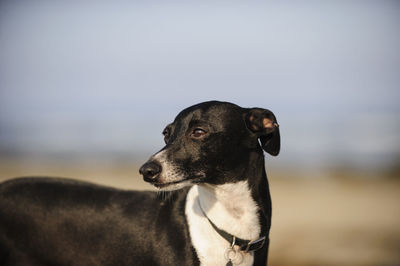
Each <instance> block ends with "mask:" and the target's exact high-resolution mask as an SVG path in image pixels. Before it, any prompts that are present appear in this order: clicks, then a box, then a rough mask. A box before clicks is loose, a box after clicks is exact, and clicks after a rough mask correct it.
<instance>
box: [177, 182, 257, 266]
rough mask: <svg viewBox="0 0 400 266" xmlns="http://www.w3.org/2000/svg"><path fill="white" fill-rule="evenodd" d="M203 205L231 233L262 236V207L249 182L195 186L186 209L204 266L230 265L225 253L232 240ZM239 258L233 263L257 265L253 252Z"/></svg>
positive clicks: (190, 227) (252, 236)
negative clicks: (260, 222) (260, 211)
mask: <svg viewBox="0 0 400 266" xmlns="http://www.w3.org/2000/svg"><path fill="white" fill-rule="evenodd" d="M200 204H201V207H200ZM200 208H202V209H203V211H204V212H205V213H206V215H207V216H208V218H209V219H210V220H211V221H212V222H213V223H214V224H215V225H216V226H217V227H218V228H220V229H222V230H225V231H226V232H228V233H229V234H231V235H235V236H237V237H239V238H242V239H248V240H254V239H257V238H259V236H260V232H261V228H260V224H259V220H258V215H257V211H258V206H257V204H256V203H255V201H254V200H253V198H252V197H251V191H250V189H249V187H248V184H247V181H240V182H237V183H232V184H224V185H218V186H211V185H195V186H193V187H192V188H191V189H190V190H189V193H188V195H187V199H186V207H185V212H186V218H187V221H188V224H189V232H190V237H191V240H192V244H193V246H194V248H195V250H196V252H197V255H198V257H199V260H200V264H201V265H202V266H211V265H215V266H217V265H218V266H220V265H226V264H227V262H228V259H227V258H226V254H225V253H226V251H227V250H228V249H229V248H230V243H228V241H226V240H225V239H224V238H222V237H221V236H220V235H219V234H218V233H217V232H216V231H215V229H214V228H213V227H212V226H211V224H210V222H209V221H208V219H207V218H206V217H205V216H204V214H203V211H202V210H201V209H200ZM239 252H240V251H239ZM237 258H238V259H236V260H233V265H243V266H245V265H253V261H254V254H253V252H248V253H243V252H240V255H239V256H237Z"/></svg>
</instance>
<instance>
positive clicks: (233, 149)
mask: <svg viewBox="0 0 400 266" xmlns="http://www.w3.org/2000/svg"><path fill="white" fill-rule="evenodd" d="M163 135H164V140H165V143H166V145H165V147H164V148H163V149H162V150H160V151H159V152H158V153H156V154H155V155H153V156H152V157H151V158H150V159H149V160H148V161H147V162H146V163H145V164H144V165H143V166H142V167H141V168H140V170H139V172H140V174H142V175H143V178H144V180H145V181H147V182H149V183H151V184H153V185H154V186H156V187H158V188H161V189H163V190H176V189H179V188H182V187H184V186H187V185H191V184H195V183H210V184H223V183H230V182H236V181H240V180H243V177H244V173H243V172H244V171H245V170H246V169H248V166H249V160H250V159H249V158H250V153H252V152H253V153H254V152H256V153H258V154H260V156H263V155H262V150H261V148H260V147H262V148H263V149H264V150H265V151H266V152H268V153H269V154H271V155H274V156H276V155H278V153H279V150H280V135H279V128H278V123H277V121H276V118H275V116H274V114H273V113H272V112H271V111H269V110H266V109H261V108H241V107H239V106H237V105H234V104H231V103H227V102H216V101H212V102H204V103H200V104H197V105H194V106H191V107H189V108H187V109H185V110H183V111H182V112H180V113H179V114H178V116H177V117H176V118H175V120H174V122H173V123H171V124H169V125H167V127H166V128H165V129H164V131H163Z"/></svg>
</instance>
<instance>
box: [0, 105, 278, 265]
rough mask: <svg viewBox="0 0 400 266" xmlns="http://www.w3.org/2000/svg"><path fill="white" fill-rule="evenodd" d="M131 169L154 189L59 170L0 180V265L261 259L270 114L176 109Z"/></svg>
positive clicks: (272, 133) (274, 131)
mask: <svg viewBox="0 0 400 266" xmlns="http://www.w3.org/2000/svg"><path fill="white" fill-rule="evenodd" d="M163 135H164V140H165V143H166V145H165V147H164V148H162V149H161V150H160V151H159V152H157V153H156V154H155V155H153V156H151V157H150V159H149V160H148V161H147V162H146V163H145V164H144V165H143V166H142V167H141V168H140V170H139V172H140V174H141V175H143V179H144V180H145V181H146V182H149V183H151V184H153V185H154V186H155V187H157V188H158V189H159V190H160V191H169V192H168V193H169V195H168V196H166V199H164V200H161V199H160V198H159V195H158V194H159V193H157V192H150V191H127V190H120V189H115V188H111V187H104V186H100V185H95V184H91V183H85V182H81V181H75V180H70V179H62V178H45V177H28V178H17V179H11V180H9V181H6V182H4V183H2V184H1V185H0V265H33V266H35V265H266V263H267V255H268V245H269V237H268V235H269V231H270V227H271V198H270V192H269V185H268V181H267V176H266V172H265V163H264V154H263V150H264V151H266V152H267V153H269V154H271V155H273V156H276V155H278V153H279V150H280V134H279V126H278V123H277V120H276V118H275V115H274V114H273V113H272V112H271V111H269V110H267V109H261V108H242V107H239V106H237V105H235V104H232V103H228V102H217V101H210V102H204V103H200V104H197V105H194V106H191V107H189V108H187V109H185V110H183V111H182V112H180V113H179V114H178V116H177V117H176V118H175V120H174V122H173V123H171V124H169V125H168V126H167V127H166V128H165V129H164V131H163Z"/></svg>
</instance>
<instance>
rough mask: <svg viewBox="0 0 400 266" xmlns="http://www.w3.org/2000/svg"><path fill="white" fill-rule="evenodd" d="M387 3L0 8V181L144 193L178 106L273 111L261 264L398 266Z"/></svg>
mask: <svg viewBox="0 0 400 266" xmlns="http://www.w3.org/2000/svg"><path fill="white" fill-rule="evenodd" d="M399 26H400V3H399V2H398V1H302V2H301V3H300V2H298V1H278V2H262V1H246V2H243V1H235V0H232V1H201V2H199V1H168V3H166V2H165V1H153V0H149V1H122V0H121V1H43V0H37V1H28V0H17V1H11V0H9V1H7V0H3V1H1V2H0V180H5V179H7V178H10V177H14V176H22V175H51V176H67V177H72V178H76V179H84V180H89V181H92V182H96V183H100V184H106V185H111V186H115V187H122V188H126V189H128V188H129V189H130V188H135V189H152V188H151V187H150V186H147V185H146V184H144V182H143V181H142V180H141V178H140V176H139V175H138V167H139V166H140V165H141V164H142V163H143V162H144V161H146V160H147V158H148V157H149V156H150V155H151V154H153V153H155V152H156V151H157V150H159V149H160V148H161V147H162V146H163V138H162V136H161V131H162V130H163V128H164V126H165V125H166V124H167V123H169V122H171V121H172V120H173V119H174V117H175V116H176V114H177V113H178V112H179V111H181V110H182V109H183V108H185V107H188V106H190V105H193V104H196V103H199V102H202V101H206V100H221V101H230V102H233V103H236V104H238V105H240V106H243V107H263V108H268V109H270V110H272V111H273V112H274V113H275V115H276V116H277V119H278V122H279V124H280V130H281V138H282V150H281V154H280V155H279V156H278V157H276V158H272V157H269V156H266V163H267V169H268V175H269V179H270V186H271V193H272V199H273V221H272V231H271V247H270V265H400V226H399V225H400V134H399V130H400V104H399V100H400V87H399V85H400V73H399V70H400V49H399V47H400V31H399Z"/></svg>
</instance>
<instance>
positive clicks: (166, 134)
mask: <svg viewBox="0 0 400 266" xmlns="http://www.w3.org/2000/svg"><path fill="white" fill-rule="evenodd" d="M162 134H163V135H164V142H165V144H167V143H168V140H169V134H170V133H169V129H168V128H166V129H164V131H163V132H162Z"/></svg>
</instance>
